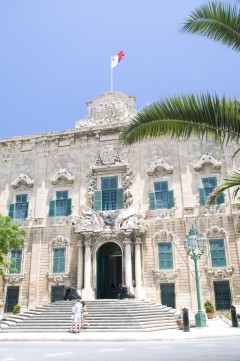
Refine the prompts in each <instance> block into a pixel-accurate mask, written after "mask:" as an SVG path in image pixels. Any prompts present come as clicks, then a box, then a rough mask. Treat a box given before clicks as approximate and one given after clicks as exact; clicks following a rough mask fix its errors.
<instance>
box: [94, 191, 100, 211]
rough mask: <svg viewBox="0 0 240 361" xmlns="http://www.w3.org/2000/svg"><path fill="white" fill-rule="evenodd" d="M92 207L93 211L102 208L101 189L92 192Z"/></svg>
mask: <svg viewBox="0 0 240 361" xmlns="http://www.w3.org/2000/svg"><path fill="white" fill-rule="evenodd" d="M93 209H94V211H101V210H102V191H95V192H94V201H93Z"/></svg>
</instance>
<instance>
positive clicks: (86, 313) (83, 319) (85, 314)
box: [82, 301, 89, 328]
mask: <svg viewBox="0 0 240 361" xmlns="http://www.w3.org/2000/svg"><path fill="white" fill-rule="evenodd" d="M87 316H88V310H87V306H86V303H85V302H84V301H82V328H83V326H86V327H89V323H88V322H87V321H86V317H87Z"/></svg>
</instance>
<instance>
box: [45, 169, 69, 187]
mask: <svg viewBox="0 0 240 361" xmlns="http://www.w3.org/2000/svg"><path fill="white" fill-rule="evenodd" d="M50 182H51V183H52V184H53V185H58V186H66V185H69V184H72V183H73V182H74V176H72V175H71V174H70V173H69V172H68V171H67V169H65V168H63V169H59V171H58V172H57V173H56V174H55V175H54V177H52V178H51V179H50Z"/></svg>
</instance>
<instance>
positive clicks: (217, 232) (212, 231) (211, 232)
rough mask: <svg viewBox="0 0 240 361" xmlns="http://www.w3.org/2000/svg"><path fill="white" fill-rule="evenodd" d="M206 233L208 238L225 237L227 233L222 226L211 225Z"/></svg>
mask: <svg viewBox="0 0 240 361" xmlns="http://www.w3.org/2000/svg"><path fill="white" fill-rule="evenodd" d="M206 235H207V237H208V238H225V237H226V236H227V235H228V233H227V232H226V231H225V229H224V228H220V227H218V226H212V227H211V228H209V229H208V230H207V231H206Z"/></svg>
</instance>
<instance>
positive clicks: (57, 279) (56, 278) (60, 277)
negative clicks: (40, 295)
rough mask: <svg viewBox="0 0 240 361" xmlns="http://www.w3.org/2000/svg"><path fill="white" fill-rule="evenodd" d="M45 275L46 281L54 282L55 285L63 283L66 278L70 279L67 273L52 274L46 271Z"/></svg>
mask: <svg viewBox="0 0 240 361" xmlns="http://www.w3.org/2000/svg"><path fill="white" fill-rule="evenodd" d="M46 276H47V279H48V282H50V283H52V284H55V285H61V284H64V283H65V282H66V281H67V280H69V279H70V274H69V273H59V274H54V273H50V272H47V274H46Z"/></svg>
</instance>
